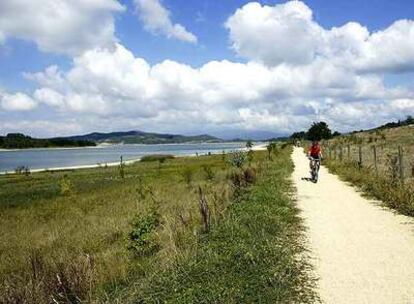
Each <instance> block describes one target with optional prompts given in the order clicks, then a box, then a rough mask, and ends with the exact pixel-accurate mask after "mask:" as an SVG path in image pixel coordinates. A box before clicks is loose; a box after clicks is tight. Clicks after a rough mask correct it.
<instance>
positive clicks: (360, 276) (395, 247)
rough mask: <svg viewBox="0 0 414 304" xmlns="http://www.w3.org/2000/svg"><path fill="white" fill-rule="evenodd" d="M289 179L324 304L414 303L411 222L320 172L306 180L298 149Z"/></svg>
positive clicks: (413, 233) (304, 162)
mask: <svg viewBox="0 0 414 304" xmlns="http://www.w3.org/2000/svg"><path fill="white" fill-rule="evenodd" d="M292 157H293V161H294V164H295V170H294V173H293V179H294V182H295V184H296V187H297V192H298V206H299V208H300V209H302V215H303V217H304V220H305V225H306V226H307V228H308V234H309V243H310V244H309V245H310V249H311V252H312V257H313V258H312V260H313V263H314V266H315V271H316V272H317V275H318V276H319V278H320V279H319V286H318V289H319V293H320V296H321V299H322V301H323V302H325V303H336V304H340V303H354V304H357V303H377V304H378V303H387V304H389V303H414V268H413V265H414V221H413V219H412V218H409V217H406V216H403V215H398V214H395V213H393V212H392V211H389V210H386V209H384V208H382V207H380V206H379V205H378V204H375V203H374V202H371V201H369V200H368V199H365V198H363V197H362V196H361V195H360V194H358V193H357V192H356V191H355V189H354V188H353V187H351V186H348V185H347V184H345V183H344V182H342V181H340V180H339V179H338V177H337V176H335V175H332V174H330V173H328V171H327V169H325V168H323V167H322V168H321V172H320V181H319V182H318V184H313V183H311V182H309V181H306V180H303V179H302V178H303V177H307V176H309V162H308V160H307V158H306V157H305V155H304V153H303V151H302V149H300V148H295V150H294V152H293V156H292Z"/></svg>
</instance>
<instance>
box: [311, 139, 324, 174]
mask: <svg viewBox="0 0 414 304" xmlns="http://www.w3.org/2000/svg"><path fill="white" fill-rule="evenodd" d="M308 157H309V159H310V167H311V168H312V161H313V160H315V159H318V160H321V159H322V148H321V145H320V144H319V141H317V140H314V141H313V142H312V146H311V147H310V148H309V150H308Z"/></svg>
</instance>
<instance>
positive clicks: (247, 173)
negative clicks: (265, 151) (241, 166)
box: [243, 168, 256, 184]
mask: <svg viewBox="0 0 414 304" xmlns="http://www.w3.org/2000/svg"><path fill="white" fill-rule="evenodd" d="M243 176H244V181H245V182H246V184H253V183H254V182H255V181H256V170H255V169H253V168H247V169H246V170H244V172H243Z"/></svg>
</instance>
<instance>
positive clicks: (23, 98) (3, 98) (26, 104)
mask: <svg viewBox="0 0 414 304" xmlns="http://www.w3.org/2000/svg"><path fill="white" fill-rule="evenodd" d="M0 105H1V108H3V109H4V110H5V111H30V110H32V109H34V108H36V107H37V103H36V102H35V101H34V100H33V99H32V98H31V97H30V96H28V95H26V94H23V93H16V94H7V93H6V94H2V95H0Z"/></svg>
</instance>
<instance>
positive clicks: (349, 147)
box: [348, 145, 351, 161]
mask: <svg viewBox="0 0 414 304" xmlns="http://www.w3.org/2000/svg"><path fill="white" fill-rule="evenodd" d="M350 160H351V146H350V145H348V161H350Z"/></svg>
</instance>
